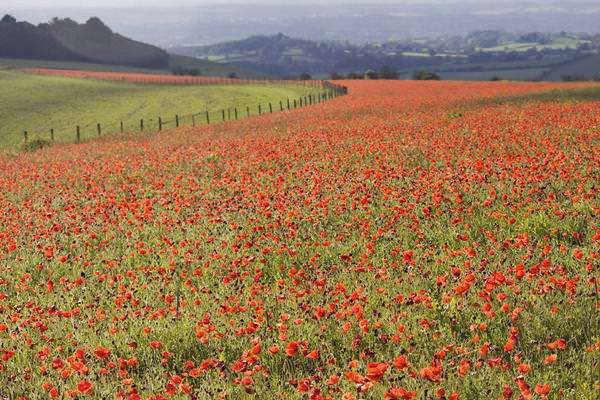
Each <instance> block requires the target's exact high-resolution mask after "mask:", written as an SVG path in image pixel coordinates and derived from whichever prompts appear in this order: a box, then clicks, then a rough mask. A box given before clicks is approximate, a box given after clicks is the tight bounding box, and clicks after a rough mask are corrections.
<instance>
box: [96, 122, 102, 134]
mask: <svg viewBox="0 0 600 400" xmlns="http://www.w3.org/2000/svg"><path fill="white" fill-rule="evenodd" d="M96 130H97V131H98V136H100V135H102V127H101V126H100V123H99V122H98V124H97V125H96Z"/></svg>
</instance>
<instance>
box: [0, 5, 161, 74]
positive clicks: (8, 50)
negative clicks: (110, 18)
mask: <svg viewBox="0 0 600 400" xmlns="http://www.w3.org/2000/svg"><path fill="white" fill-rule="evenodd" d="M0 57H3V58H24V59H40V60H57V61H84V62H85V61H87V62H97V63H101V64H118V65H127V66H134V67H148V68H167V67H168V64H169V55H168V54H167V52H165V51H164V50H162V49H159V48H158V47H155V46H151V45H148V44H145V43H140V42H136V41H134V40H131V39H128V38H126V37H124V36H121V35H119V34H116V33H113V32H112V31H111V30H110V28H108V27H107V26H106V25H104V23H103V22H102V21H100V19H98V18H95V17H94V18H90V19H89V20H88V21H87V22H86V23H85V24H78V23H76V22H75V21H73V20H71V19H68V18H67V19H64V20H60V19H57V18H55V19H53V20H52V21H51V22H50V23H46V24H40V25H38V26H35V25H32V24H30V23H27V22H16V20H15V19H14V18H13V17H11V16H8V15H7V16H5V17H4V18H3V19H2V21H0Z"/></svg>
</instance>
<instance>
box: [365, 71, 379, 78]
mask: <svg viewBox="0 0 600 400" xmlns="http://www.w3.org/2000/svg"><path fill="white" fill-rule="evenodd" d="M365 79H379V74H378V73H377V72H375V71H373V70H372V69H370V70H368V71H367V72H365Z"/></svg>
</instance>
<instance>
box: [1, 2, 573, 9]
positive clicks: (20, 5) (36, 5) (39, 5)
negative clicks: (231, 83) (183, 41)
mask: <svg viewBox="0 0 600 400" xmlns="http://www.w3.org/2000/svg"><path fill="white" fill-rule="evenodd" d="M321 1H322V0H0V10H1V9H2V8H5V9H24V8H26V9H32V8H33V9H48V8H112V7H119V8H122V7H138V6H143V7H149V6H158V7H160V6H165V7H177V6H193V5H203V4H227V3H234V4H248V3H261V4H262V3H264V4H280V5H281V4H299V3H304V4H320V3H321ZM508 1H514V0H462V1H461V0H450V1H448V0H375V1H373V0H327V2H326V3H328V4H330V3H342V4H343V3H346V4H357V3H358V4H360V3H362V4H369V3H387V4H390V3H392V4H394V3H397V4H403V3H404V4H406V3H410V4H419V3H424V4H431V3H452V2H454V3H459V2H460V3H469V2H471V3H486V2H487V3H501V2H508ZM572 1H573V0H562V1H560V3H568V2H572ZM534 2H537V3H544V2H545V1H544V0H534Z"/></svg>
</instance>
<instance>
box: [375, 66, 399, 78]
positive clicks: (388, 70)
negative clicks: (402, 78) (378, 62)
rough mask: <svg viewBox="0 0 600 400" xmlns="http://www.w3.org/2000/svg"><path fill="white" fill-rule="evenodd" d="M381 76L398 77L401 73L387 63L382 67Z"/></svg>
mask: <svg viewBox="0 0 600 400" xmlns="http://www.w3.org/2000/svg"><path fill="white" fill-rule="evenodd" d="M379 77H380V78H381V79H398V78H399V75H398V71H396V70H395V69H394V68H392V67H389V66H387V65H385V66H383V67H382V68H381V71H379Z"/></svg>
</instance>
